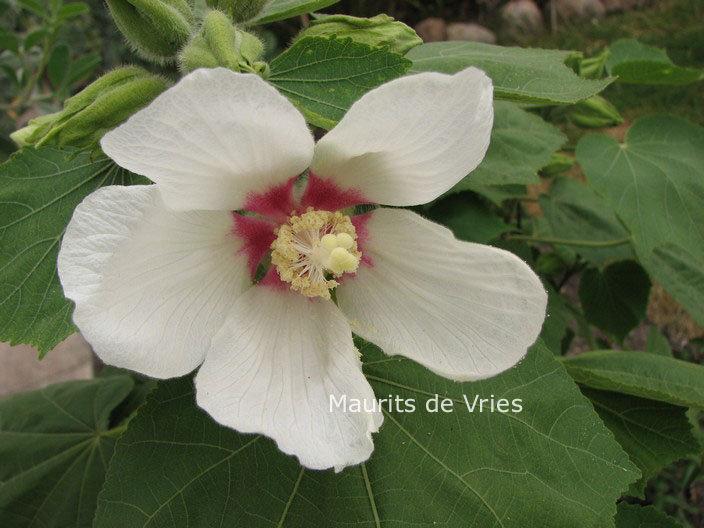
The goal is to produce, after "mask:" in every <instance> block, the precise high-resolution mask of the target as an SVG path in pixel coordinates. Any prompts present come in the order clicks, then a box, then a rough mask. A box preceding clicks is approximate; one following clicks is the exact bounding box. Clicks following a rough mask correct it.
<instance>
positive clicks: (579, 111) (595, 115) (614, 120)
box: [570, 95, 623, 128]
mask: <svg viewBox="0 0 704 528" xmlns="http://www.w3.org/2000/svg"><path fill="white" fill-rule="evenodd" d="M570 119H572V121H573V122H574V123H575V124H576V125H579V126H581V127H585V128H603V127H608V126H614V125H618V124H621V123H623V116H621V114H620V113H619V111H618V110H617V109H616V107H615V106H614V105H613V104H611V103H610V102H609V101H607V100H606V99H604V98H603V97H601V96H600V95H592V96H591V97H589V98H588V99H585V100H584V101H580V102H579V103H577V104H576V105H574V106H573V107H572V108H571V109H570Z"/></svg>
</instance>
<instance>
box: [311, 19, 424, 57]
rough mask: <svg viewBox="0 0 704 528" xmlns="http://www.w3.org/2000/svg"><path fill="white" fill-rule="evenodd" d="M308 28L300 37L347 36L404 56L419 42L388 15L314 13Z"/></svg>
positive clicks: (417, 37)
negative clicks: (316, 16) (362, 16)
mask: <svg viewBox="0 0 704 528" xmlns="http://www.w3.org/2000/svg"><path fill="white" fill-rule="evenodd" d="M318 16H319V18H318V19H316V20H313V21H312V22H311V24H310V26H309V27H308V28H306V29H305V30H304V31H302V32H301V34H300V35H299V36H298V38H302V37H330V36H336V37H339V38H351V39H352V40H354V41H355V42H360V43H362V44H367V45H368V46H384V47H387V48H388V49H389V51H391V52H394V53H398V54H400V55H404V54H405V53H407V52H408V51H409V50H410V49H411V48H414V47H416V46H418V45H420V44H423V41H422V40H421V38H420V37H419V36H418V35H417V34H416V32H415V31H414V30H413V29H412V28H410V27H408V26H407V25H406V24H404V23H403V22H397V21H395V20H394V19H393V18H392V17H390V16H388V15H377V16H375V17H372V18H358V17H353V16H347V15H318Z"/></svg>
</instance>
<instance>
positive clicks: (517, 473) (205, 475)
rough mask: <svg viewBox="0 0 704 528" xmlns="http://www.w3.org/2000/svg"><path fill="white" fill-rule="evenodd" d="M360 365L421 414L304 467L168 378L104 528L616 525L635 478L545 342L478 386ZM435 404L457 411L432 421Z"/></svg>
mask: <svg viewBox="0 0 704 528" xmlns="http://www.w3.org/2000/svg"><path fill="white" fill-rule="evenodd" d="M364 359H365V364H366V371H367V376H368V378H369V380H370V381H371V382H372V384H373V386H374V388H375V391H376V393H377V396H378V397H380V398H387V397H389V396H391V397H392V398H393V397H396V396H398V397H400V398H414V399H415V401H416V405H417V406H418V408H417V410H416V412H414V413H409V412H397V411H396V410H393V411H392V412H385V425H384V426H383V427H382V430H381V432H380V433H379V434H377V435H375V445H376V448H375V452H374V454H373V455H372V458H371V459H370V460H369V461H368V462H366V463H365V464H363V465H361V466H356V467H350V468H347V469H345V470H344V471H343V472H342V473H340V474H335V473H334V472H333V471H324V472H321V471H308V470H305V469H303V468H301V467H300V466H299V465H298V463H297V462H296V461H295V459H292V458H290V457H287V456H284V455H283V454H281V453H280V452H278V451H277V449H276V447H275V446H274V444H273V442H271V441H270V440H268V439H266V438H263V437H259V436H251V435H241V434H238V433H236V432H235V431H232V430H227V429H223V428H221V427H219V426H218V425H217V424H216V423H215V422H213V421H212V420H211V419H210V418H209V417H208V416H207V414H206V413H204V412H203V411H201V410H200V409H198V408H197V407H196V406H195V404H194V394H193V384H192V381H191V380H190V379H188V378H185V379H179V380H173V381H167V382H161V383H160V385H159V387H158V388H157V390H156V391H155V392H153V393H152V395H151V396H150V397H149V399H148V401H147V404H146V405H145V407H143V408H142V409H141V410H140V412H139V414H138V415H137V417H136V418H135V419H134V420H133V421H132V422H131V424H130V428H129V430H128V431H127V432H126V433H125V434H124V435H123V436H122V437H121V438H120V441H119V445H118V447H117V449H116V452H115V456H114V458H113V461H112V463H111V466H110V469H109V472H108V477H107V481H106V484H105V487H104V489H103V491H102V492H101V494H100V498H99V506H98V512H97V516H96V524H95V526H96V528H108V527H115V528H118V527H119V528H123V527H124V526H130V527H131V528H139V527H147V526H148V527H150V528H158V527H167V526H168V527H174V528H175V527H177V526H185V525H188V526H247V527H248V528H256V527H275V526H277V527H282V526H284V527H296V526H300V527H305V528H310V527H315V526H320V527H323V526H324V527H326V528H334V527H342V526H352V525H354V526H357V527H360V528H364V527H369V528H372V527H379V526H388V527H407V526H435V525H437V526H446V527H460V526H462V527H464V526H470V525H471V526H481V527H483V528H484V527H486V528H491V527H504V528H509V527H521V528H532V527H535V528H538V527H540V528H544V527H545V526H576V525H575V520H577V519H578V520H579V523H580V524H579V526H580V528H589V527H594V528H604V527H608V526H613V515H614V513H615V501H616V499H617V498H618V496H619V495H620V493H621V492H622V491H624V490H625V489H626V486H627V485H628V483H629V482H632V481H634V480H635V479H637V478H638V476H639V473H638V471H637V469H636V468H635V467H634V466H633V465H632V464H631V463H630V461H629V460H628V459H627V457H626V455H625V453H624V452H623V451H622V449H621V448H620V446H619V445H618V444H617V443H616V442H615V441H614V438H613V436H612V435H611V433H610V432H609V431H608V430H607V429H606V428H605V427H604V426H603V424H602V423H601V421H600V420H599V418H598V417H597V415H596V413H595V412H594V411H593V409H592V407H591V405H590V404H589V403H588V401H587V400H586V399H585V398H584V397H583V396H582V395H581V394H580V392H579V390H578V389H577V387H576V386H575V385H574V384H573V383H572V382H571V380H570V379H569V377H568V376H567V375H566V374H565V372H564V370H563V369H562V368H561V367H560V366H559V364H558V363H557V362H556V361H555V360H554V359H553V357H552V354H551V353H550V352H548V351H547V350H546V349H545V347H544V346H543V345H538V346H536V347H535V348H534V349H533V350H532V351H531V352H530V353H529V355H528V356H527V357H526V359H525V360H524V361H523V362H522V363H521V364H520V365H519V366H518V367H516V368H514V369H511V370H510V371H509V372H506V373H504V374H502V375H501V376H499V377H497V378H494V379H492V380H488V381H482V382H477V383H462V384H460V383H455V382H452V381H448V380H445V379H443V378H439V377H437V376H435V375H433V374H431V373H429V372H428V371H427V370H426V369H424V368H422V367H420V366H418V365H416V364H414V363H413V362H411V361H409V360H404V359H396V358H389V357H386V356H384V355H383V354H381V353H380V351H379V350H378V349H376V348H375V347H372V346H367V347H365V350H364ZM434 394H440V395H441V396H442V397H447V398H451V399H452V400H453V402H454V411H453V412H452V413H448V414H445V413H438V414H431V413H428V412H426V410H425V408H424V404H425V402H426V400H427V399H428V398H429V397H431V396H432V395H434ZM463 394H466V395H467V396H468V398H469V399H470V401H471V400H472V399H473V398H474V396H475V394H479V395H480V397H483V398H487V399H488V398H489V397H490V396H491V395H494V397H495V398H501V397H505V398H508V399H514V398H520V399H522V404H523V411H522V412H520V413H515V414H501V413H498V412H495V413H490V412H487V409H485V410H484V412H481V413H480V412H478V411H477V410H476V409H475V412H474V413H469V412H468V411H467V409H466V407H465V404H464V401H463V399H462V396H463ZM387 408H388V407H387ZM401 408H402V409H403V406H402V407H401Z"/></svg>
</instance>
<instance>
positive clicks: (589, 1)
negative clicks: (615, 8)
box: [553, 0, 606, 21]
mask: <svg viewBox="0 0 704 528" xmlns="http://www.w3.org/2000/svg"><path fill="white" fill-rule="evenodd" d="M553 2H555V10H556V11H557V14H558V15H559V17H560V18H562V19H563V20H571V21H572V20H574V21H576V20H592V19H594V18H601V17H603V16H604V15H605V14H606V8H604V4H602V3H601V0H553Z"/></svg>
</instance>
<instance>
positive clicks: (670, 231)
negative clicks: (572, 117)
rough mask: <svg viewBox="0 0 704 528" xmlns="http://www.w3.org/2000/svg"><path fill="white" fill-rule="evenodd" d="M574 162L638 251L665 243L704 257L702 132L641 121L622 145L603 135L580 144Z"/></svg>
mask: <svg viewBox="0 0 704 528" xmlns="http://www.w3.org/2000/svg"><path fill="white" fill-rule="evenodd" d="M577 160H578V161H579V163H580V164H581V165H582V168H583V169H584V172H585V174H586V176H587V179H588V180H589V183H590V184H591V185H592V187H594V189H596V191H597V192H598V193H600V194H601V195H603V196H604V197H605V198H606V200H607V201H608V202H609V203H610V204H611V206H612V207H613V208H614V209H615V210H616V214H618V216H619V217H620V218H621V219H622V220H623V222H624V223H625V224H626V227H627V228H628V229H629V230H630V231H631V232H632V233H633V235H634V239H635V243H636V244H637V245H638V246H640V247H641V248H642V250H644V251H646V252H650V251H652V250H653V249H654V248H655V247H657V246H660V245H662V244H666V243H668V242H670V243H674V244H677V245H679V246H681V247H684V248H688V249H690V250H691V251H694V253H695V255H697V254H698V255H700V256H704V208H702V206H701V205H702V203H704V128H702V127H700V126H698V125H694V124H692V123H689V122H687V121H685V120H683V119H679V118H677V117H672V116H649V117H641V118H639V119H637V120H636V121H634V123H633V126H631V128H630V129H629V131H628V133H627V134H626V138H625V140H624V142H623V143H618V141H616V140H615V139H614V138H612V137H610V136H606V135H603V134H593V135H588V136H585V137H584V138H582V140H581V141H580V142H579V144H578V145H577Z"/></svg>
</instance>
